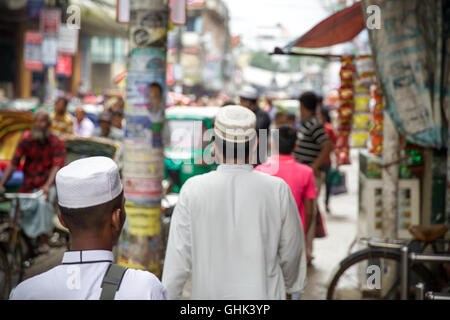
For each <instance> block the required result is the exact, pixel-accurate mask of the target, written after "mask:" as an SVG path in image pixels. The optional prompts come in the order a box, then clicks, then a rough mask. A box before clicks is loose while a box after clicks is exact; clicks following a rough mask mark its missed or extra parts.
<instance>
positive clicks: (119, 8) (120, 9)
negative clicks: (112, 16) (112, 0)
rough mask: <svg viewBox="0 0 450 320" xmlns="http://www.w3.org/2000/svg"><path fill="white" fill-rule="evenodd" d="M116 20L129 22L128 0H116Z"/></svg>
mask: <svg viewBox="0 0 450 320" xmlns="http://www.w3.org/2000/svg"><path fill="white" fill-rule="evenodd" d="M116 21H117V22H118V23H128V22H130V0H117V3H116Z"/></svg>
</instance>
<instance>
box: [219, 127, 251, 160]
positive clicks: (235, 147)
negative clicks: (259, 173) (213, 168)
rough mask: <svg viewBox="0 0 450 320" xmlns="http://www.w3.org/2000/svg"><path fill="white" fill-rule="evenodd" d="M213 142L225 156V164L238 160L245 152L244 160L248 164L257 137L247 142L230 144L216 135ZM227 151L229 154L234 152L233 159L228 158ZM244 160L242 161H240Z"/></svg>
mask: <svg viewBox="0 0 450 320" xmlns="http://www.w3.org/2000/svg"><path fill="white" fill-rule="evenodd" d="M213 141H214V143H215V144H216V146H217V148H218V149H219V150H220V153H221V154H222V156H223V159H224V162H228V161H230V160H238V156H240V154H239V153H241V152H242V151H244V154H245V156H244V159H245V162H246V163H248V161H249V159H250V153H251V151H252V149H253V146H254V145H255V142H256V136H255V137H254V138H253V139H251V140H249V141H246V142H229V141H225V140H223V139H221V138H220V137H219V136H217V134H214V136H213ZM227 150H229V151H228V152H233V157H232V158H231V157H227ZM239 160H242V159H239Z"/></svg>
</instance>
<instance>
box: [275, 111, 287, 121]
mask: <svg viewBox="0 0 450 320" xmlns="http://www.w3.org/2000/svg"><path fill="white" fill-rule="evenodd" d="M285 115H286V112H284V111H283V110H281V111H277V113H276V114H275V121H277V120H280V118H281V117H283V116H285Z"/></svg>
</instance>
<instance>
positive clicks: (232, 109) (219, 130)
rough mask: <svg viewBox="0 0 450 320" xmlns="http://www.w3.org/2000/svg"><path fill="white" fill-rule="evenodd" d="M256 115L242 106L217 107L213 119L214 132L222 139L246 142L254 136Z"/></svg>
mask: <svg viewBox="0 0 450 320" xmlns="http://www.w3.org/2000/svg"><path fill="white" fill-rule="evenodd" d="M255 126H256V116H255V114H254V113H253V111H251V110H250V109H248V108H245V107H242V106H226V107H222V108H220V109H219V111H218V112H217V114H216V119H215V121H214V132H215V134H216V135H217V136H219V138H221V139H222V140H226V141H230V142H246V141H249V140H251V139H253V138H254V137H255V136H256V130H255Z"/></svg>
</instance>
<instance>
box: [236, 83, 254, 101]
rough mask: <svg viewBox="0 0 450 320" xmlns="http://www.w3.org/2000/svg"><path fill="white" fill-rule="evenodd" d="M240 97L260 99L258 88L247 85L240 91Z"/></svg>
mask: <svg viewBox="0 0 450 320" xmlns="http://www.w3.org/2000/svg"><path fill="white" fill-rule="evenodd" d="M239 97H241V98H244V99H249V100H256V99H258V90H256V89H255V88H253V87H252V86H249V85H246V86H244V87H242V89H241V90H240V91H239Z"/></svg>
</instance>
